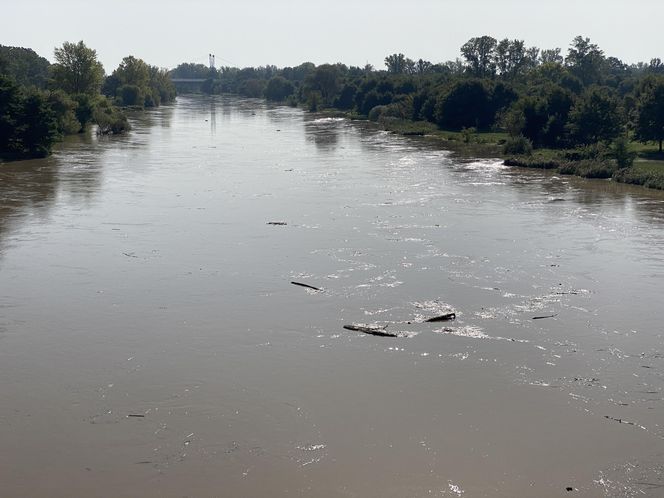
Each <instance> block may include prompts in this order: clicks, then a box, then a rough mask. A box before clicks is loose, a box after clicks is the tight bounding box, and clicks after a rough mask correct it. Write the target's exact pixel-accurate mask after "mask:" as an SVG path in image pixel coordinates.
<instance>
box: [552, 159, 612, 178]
mask: <svg viewBox="0 0 664 498" xmlns="http://www.w3.org/2000/svg"><path fill="white" fill-rule="evenodd" d="M559 171H560V174H561V175H577V176H581V177H583V178H611V177H612V176H613V174H614V173H615V172H616V171H618V165H617V164H616V163H615V162H614V161H608V160H605V161H598V160H584V161H575V162H569V163H565V164H563V165H561V166H560V170H559Z"/></svg>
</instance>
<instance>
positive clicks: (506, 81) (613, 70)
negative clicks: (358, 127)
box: [171, 36, 664, 189]
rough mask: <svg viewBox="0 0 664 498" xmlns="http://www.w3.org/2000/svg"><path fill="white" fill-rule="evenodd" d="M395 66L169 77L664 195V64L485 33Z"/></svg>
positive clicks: (583, 46)
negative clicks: (447, 51) (439, 57)
mask: <svg viewBox="0 0 664 498" xmlns="http://www.w3.org/2000/svg"><path fill="white" fill-rule="evenodd" d="M385 66H386V69H385V70H376V69H375V68H373V67H372V66H370V65H367V66H365V67H353V66H350V67H349V66H346V65H344V64H340V63H338V64H322V65H319V66H315V65H314V64H312V63H309V62H305V63H303V64H300V65H299V66H296V67H285V68H277V67H275V66H269V65H268V66H262V67H257V68H254V67H248V68H243V69H239V68H235V67H222V68H220V69H215V68H208V67H206V66H204V65H202V64H190V63H185V64H180V65H179V66H178V67H177V68H175V69H174V70H173V71H171V75H172V76H173V77H177V78H188V79H194V78H195V79H200V80H203V83H202V84H200V85H199V86H198V88H196V89H195V90H196V91H200V92H203V93H209V94H215V93H223V92H229V93H237V94H240V95H244V96H247V97H257V98H262V97H264V98H266V99H268V100H270V101H275V102H285V103H288V104H290V105H293V106H297V105H300V106H303V107H305V108H307V109H309V110H311V111H324V112H333V113H338V114H340V115H344V116H348V117H351V118H359V119H369V120H371V121H375V122H377V123H379V124H380V125H381V126H383V127H384V128H385V129H387V130H391V131H395V132H397V133H402V134H405V135H424V136H427V137H430V138H432V139H436V140H441V141H444V142H445V144H446V146H447V147H450V148H453V149H457V150H459V149H460V150H464V151H466V152H467V153H471V154H474V153H484V154H486V153H489V154H496V153H501V154H504V156H505V163H506V164H508V165H513V166H523V167H535V168H544V169H555V170H557V171H558V172H560V173H561V174H575V175H579V176H583V177H589V178H613V179H614V180H617V181H621V182H627V183H635V184H641V185H645V186H647V187H652V188H659V189H662V188H664V153H663V152H662V142H663V140H664V63H663V62H662V61H661V60H660V59H652V60H651V61H650V62H648V63H638V64H626V63H624V62H623V61H621V60H619V59H617V58H615V57H610V56H607V55H605V54H604V52H603V51H602V50H601V49H600V48H599V47H598V46H597V45H596V44H594V43H592V42H591V40H590V39H588V38H584V37H582V36H578V37H576V38H575V39H574V40H573V41H572V42H571V44H570V46H569V48H568V50H567V53H566V54H563V51H562V50H561V49H560V48H554V49H545V50H540V49H539V48H537V47H528V46H527V45H526V43H525V42H524V41H522V40H509V39H504V40H500V41H498V40H496V39H494V38H492V37H490V36H481V37H476V38H472V39H470V40H469V41H468V42H467V43H465V44H464V45H463V46H462V47H461V57H460V58H457V59H456V60H454V61H448V62H444V63H437V64H436V63H432V62H430V61H425V60H422V59H419V60H413V59H410V58H408V57H406V56H404V55H403V54H392V55H389V56H388V57H386V58H385ZM181 90H182V91H187V90H189V91H191V90H192V88H191V87H188V88H187V87H183V88H181Z"/></svg>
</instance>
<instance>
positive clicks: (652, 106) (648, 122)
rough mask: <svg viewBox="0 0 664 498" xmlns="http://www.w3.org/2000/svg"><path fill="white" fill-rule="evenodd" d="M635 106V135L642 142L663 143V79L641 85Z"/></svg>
mask: <svg viewBox="0 0 664 498" xmlns="http://www.w3.org/2000/svg"><path fill="white" fill-rule="evenodd" d="M643 86H644V88H643V89H642V91H641V96H640V98H639V100H638V104H637V118H636V127H635V135H636V138H637V139H638V140H640V141H642V142H648V141H650V140H654V141H657V142H659V151H660V152H662V142H663V141H664V78H657V79H655V80H650V81H648V82H647V84H645V85H643Z"/></svg>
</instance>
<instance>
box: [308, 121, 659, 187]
mask: <svg viewBox="0 0 664 498" xmlns="http://www.w3.org/2000/svg"><path fill="white" fill-rule="evenodd" d="M321 113H322V114H324V115H326V116H335V117H344V118H348V119H351V120H360V121H368V122H372V121H370V120H369V119H367V118H366V117H364V116H361V115H358V114H356V113H352V112H344V111H339V110H336V109H326V110H323V111H321ZM373 122H374V123H375V124H376V126H379V127H381V128H382V129H384V130H386V131H389V132H392V133H395V134H397V135H402V136H419V137H423V138H425V139H427V140H431V141H433V142H435V143H437V144H439V145H441V146H442V147H444V148H446V149H449V150H452V151H454V152H455V153H456V154H458V155H460V156H461V157H496V156H497V157H502V158H504V164H505V165H506V166H514V167H519V168H533V169H547V170H554V171H556V172H557V173H559V174H561V175H573V176H579V177H581V178H593V179H611V180H613V181H615V182H619V183H628V184H632V185H639V186H643V187H645V188H650V189H656V190H664V156H661V155H660V154H659V153H658V152H657V150H656V149H655V148H652V147H648V146H646V145H643V144H637V143H630V148H633V149H634V150H635V151H634V154H635V155H636V158H635V160H634V163H633V164H632V166H630V167H628V168H620V167H618V165H617V164H616V162H615V160H613V159H610V158H608V156H607V157H601V158H597V157H596V158H585V157H583V156H582V155H581V154H579V153H578V151H575V150H553V149H538V150H535V151H534V152H533V153H532V154H519V155H506V154H505V153H504V144H505V143H506V142H507V139H508V138H509V136H508V134H507V133H505V132H478V131H475V130H472V129H470V130H462V131H451V130H441V129H439V128H438V127H437V126H436V125H435V124H433V123H429V122H427V121H409V120H403V119H396V118H387V119H384V118H383V119H379V120H378V121H373Z"/></svg>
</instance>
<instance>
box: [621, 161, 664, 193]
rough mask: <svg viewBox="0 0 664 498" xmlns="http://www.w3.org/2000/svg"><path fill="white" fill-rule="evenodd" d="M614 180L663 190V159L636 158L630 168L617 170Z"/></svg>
mask: <svg viewBox="0 0 664 498" xmlns="http://www.w3.org/2000/svg"><path fill="white" fill-rule="evenodd" d="M613 178H614V180H616V181H617V182H621V183H631V184H633V185H643V186H644V187H648V188H654V189H658V190H664V161H653V160H644V159H638V160H637V161H635V162H634V165H633V166H632V167H631V168H627V169H624V170H621V171H618V172H617V173H616V174H615V175H614V177H613Z"/></svg>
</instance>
